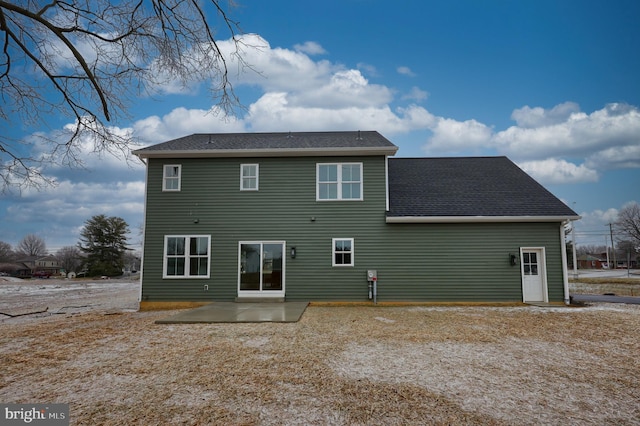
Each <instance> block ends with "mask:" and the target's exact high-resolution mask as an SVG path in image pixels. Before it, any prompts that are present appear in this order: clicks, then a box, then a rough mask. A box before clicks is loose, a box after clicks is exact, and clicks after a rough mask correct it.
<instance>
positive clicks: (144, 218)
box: [138, 157, 149, 309]
mask: <svg viewBox="0 0 640 426" xmlns="http://www.w3.org/2000/svg"><path fill="white" fill-rule="evenodd" d="M138 158H139V159H140V161H142V162H143V163H144V165H145V166H146V167H145V171H144V208H143V210H142V242H141V248H142V253H140V292H139V294H138V309H140V303H141V302H142V276H143V275H144V239H145V235H146V233H147V225H146V223H147V191H148V190H149V163H148V162H147V161H144V158H142V157H138Z"/></svg>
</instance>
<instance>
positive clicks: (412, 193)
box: [387, 157, 578, 218]
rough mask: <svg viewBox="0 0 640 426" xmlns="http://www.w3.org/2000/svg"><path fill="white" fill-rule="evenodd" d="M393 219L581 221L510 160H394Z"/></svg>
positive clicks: (391, 167) (391, 169)
mask: <svg viewBox="0 0 640 426" xmlns="http://www.w3.org/2000/svg"><path fill="white" fill-rule="evenodd" d="M389 208H390V209H389V212H388V214H387V216H388V217H411V216H413V217H465V216H472V217H477V216H483V217H487V216H489V217H490V216H496V217H499V216H502V217H505V216H506V217H518V216H534V217H544V216H550V217H566V216H571V217H574V218H575V217H577V216H578V215H577V214H576V213H575V212H574V211H573V210H571V209H570V208H569V207H567V205H565V204H564V203H563V202H562V201H560V200H559V199H558V198H556V197H555V196H554V195H553V194H551V193H550V192H549V191H547V190H546V189H545V188H544V187H542V186H541V185H540V184H539V183H538V182H536V181H535V180H534V179H533V178H532V177H530V176H529V175H528V174H526V173H525V172H524V171H522V170H521V169H520V168H519V167H518V166H516V165H515V164H514V163H513V162H511V160H509V159H508V158H506V157H458V158H390V159H389Z"/></svg>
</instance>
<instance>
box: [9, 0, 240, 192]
mask: <svg viewBox="0 0 640 426" xmlns="http://www.w3.org/2000/svg"><path fill="white" fill-rule="evenodd" d="M232 6H233V1H232V0H228V1H224V0H119V1H117V2H112V1H110V0H67V1H62V0H51V1H49V2H47V3H46V4H42V2H40V1H37V0H14V1H11V2H9V1H7V0H0V99H2V101H3V102H2V103H0V120H1V121H4V122H5V123H6V124H7V125H10V126H11V125H14V126H15V124H18V123H20V124H21V125H23V126H25V127H27V128H29V127H34V128H42V127H43V126H47V124H48V122H49V120H50V118H53V117H55V118H56V119H58V118H59V116H60V114H61V113H62V114H64V115H65V116H67V117H69V118H71V121H72V123H74V124H73V125H72V126H68V128H67V129H65V130H64V131H49V132H41V133H37V134H36V135H35V139H34V138H30V139H29V140H21V141H16V140H15V139H12V138H10V137H9V136H8V135H6V134H2V135H0V191H5V190H7V188H11V187H22V186H31V185H38V184H40V185H49V184H51V183H52V181H51V179H47V178H46V177H45V172H44V168H43V166H44V165H46V164H47V163H54V164H62V165H65V166H71V167H76V166H82V156H81V154H80V153H81V152H82V151H81V149H80V148H81V147H82V145H83V144H85V145H86V144H87V143H88V142H90V143H92V144H93V146H94V149H93V151H94V152H96V153H103V152H105V153H109V152H117V153H127V154H128V152H129V150H130V148H131V146H132V144H133V143H134V140H133V138H132V137H131V136H130V135H122V134H119V133H118V131H117V128H115V127H111V126H108V125H106V124H105V123H107V122H111V121H113V120H115V119H122V118H127V117H128V116H129V115H128V107H129V106H130V105H131V103H132V102H133V101H134V100H135V99H136V97H137V96H139V95H141V94H144V93H145V92H148V91H153V90H154V88H156V87H157V88H161V87H162V85H163V84H164V83H166V82H167V81H169V80H172V81H173V80H176V81H180V82H182V84H184V85H187V84H188V83H190V82H194V81H202V80H211V82H212V86H211V90H212V93H211V95H212V98H213V99H214V100H215V102H216V105H217V107H218V108H220V109H221V110H222V111H223V112H224V113H225V114H230V113H232V112H233V111H234V109H235V108H236V107H239V106H240V104H239V100H238V98H237V97H236V95H235V93H234V91H233V87H232V85H231V83H230V80H229V70H228V58H226V57H225V52H224V51H223V49H222V47H221V45H220V43H219V38H217V36H215V35H214V30H213V26H212V25H211V23H210V22H211V16H217V17H218V18H220V21H221V22H222V29H223V30H224V31H225V33H227V34H228V38H229V39H231V40H232V41H233V43H234V44H235V52H230V53H228V54H229V55H231V56H233V57H234V58H236V59H237V60H238V63H239V64H240V65H241V66H246V65H247V64H245V63H244V61H243V60H242V55H241V53H240V51H241V46H240V44H239V43H241V42H239V41H238V38H237V35H238V34H240V28H239V25H238V23H237V22H234V21H232V20H231V19H230V18H229V15H228V11H229V9H230V8H231V7H232ZM213 83H215V85H213ZM55 127H56V126H55V125H54V128H55ZM36 139H39V142H38V145H39V149H40V151H42V148H43V147H49V148H48V151H45V152H35V153H34V152H33V150H32V149H33V147H34V145H33V144H34V143H35V142H34V141H35V140H36ZM127 156H128V155H127Z"/></svg>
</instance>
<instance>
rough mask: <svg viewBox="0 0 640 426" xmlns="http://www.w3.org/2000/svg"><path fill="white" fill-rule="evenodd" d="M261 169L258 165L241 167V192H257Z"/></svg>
mask: <svg viewBox="0 0 640 426" xmlns="http://www.w3.org/2000/svg"><path fill="white" fill-rule="evenodd" d="M259 170H260V167H259V165H258V164H241V165H240V190H241V191H257V190H258V175H259Z"/></svg>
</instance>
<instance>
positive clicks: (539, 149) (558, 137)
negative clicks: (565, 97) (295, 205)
mask: <svg viewBox="0 0 640 426" xmlns="http://www.w3.org/2000/svg"><path fill="white" fill-rule="evenodd" d="M526 108H528V107H526ZM534 110H538V112H536V113H532V111H534ZM540 110H541V109H537V108H533V109H529V110H526V111H525V110H524V109H520V110H516V111H518V113H514V114H515V115H516V116H517V120H518V123H525V124H526V125H527V126H534V125H535V126H538V127H521V126H513V127H510V128H508V129H506V130H504V131H502V132H498V133H497V134H496V135H495V136H494V138H493V141H494V144H495V146H496V147H497V148H498V149H499V150H500V151H502V152H505V153H507V154H509V155H512V156H514V157H517V158H521V159H544V158H548V157H549V156H581V157H583V158H586V157H589V156H592V155H594V154H598V153H600V152H606V151H607V150H609V149H611V148H613V149H614V151H613V152H614V153H615V152H620V153H621V154H622V153H623V152H625V151H624V149H625V147H634V146H638V144H640V136H639V135H640V112H639V111H638V109H637V108H636V107H633V106H629V105H625V104H609V105H607V106H605V108H603V109H600V110H598V111H594V112H593V113H591V114H585V113H583V112H577V111H576V109H575V105H574V104H571V103H565V104H561V105H559V106H557V107H555V108H553V109H551V110H550V111H548V113H547V112H545V111H540ZM569 111H571V112H570V113H569ZM527 114H528V115H527ZM560 117H564V120H563V121H559V120H560ZM544 123H552V124H546V125H545V124H544ZM631 151H633V152H635V150H631ZM627 153H628V151H627ZM613 156H615V155H613ZM619 159H620V160H622V159H624V158H623V157H622V156H620V157H619ZM636 159H638V160H640V158H636ZM612 160H613V161H612ZM625 160H626V161H628V160H629V159H628V158H627V159H625ZM612 162H615V158H612V154H611V152H610V154H609V163H612Z"/></svg>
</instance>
